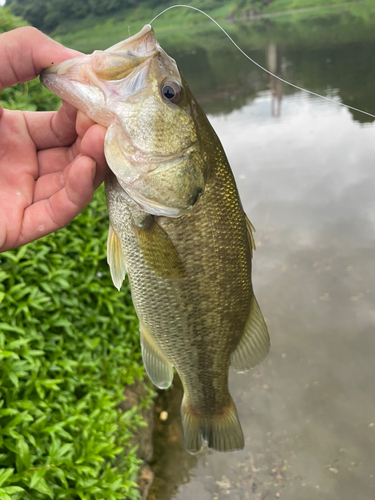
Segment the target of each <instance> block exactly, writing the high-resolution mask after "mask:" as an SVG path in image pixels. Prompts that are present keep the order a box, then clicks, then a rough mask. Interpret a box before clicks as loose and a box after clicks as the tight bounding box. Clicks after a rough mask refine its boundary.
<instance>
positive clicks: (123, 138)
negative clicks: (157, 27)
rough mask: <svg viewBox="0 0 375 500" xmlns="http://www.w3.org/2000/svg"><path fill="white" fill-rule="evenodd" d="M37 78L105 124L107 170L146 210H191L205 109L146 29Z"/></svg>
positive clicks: (199, 183) (201, 168)
mask: <svg viewBox="0 0 375 500" xmlns="http://www.w3.org/2000/svg"><path fill="white" fill-rule="evenodd" d="M41 81H42V83H43V85H45V86H46V87H47V88H49V89H51V90H52V91H53V92H55V93H56V94H57V95H59V96H60V97H62V98H63V99H64V100H66V101H68V102H70V103H71V104H73V105H74V106H75V107H77V108H78V109H81V110H82V111H84V112H85V113H86V114H87V115H88V116H89V117H90V118H92V119H93V120H94V121H96V122H97V123H99V124H101V125H104V126H106V127H108V130H107V133H106V138H105V156H106V159H107V162H108V165H109V167H110V169H111V170H112V171H113V173H114V174H115V175H116V177H117V180H118V181H119V183H120V185H121V187H122V188H123V189H124V190H125V191H126V192H127V193H128V195H129V196H130V197H131V198H133V200H134V201H136V202H137V203H138V204H139V205H140V206H141V207H142V208H143V209H144V210H145V211H147V212H148V213H151V214H154V215H164V216H168V217H179V216H181V215H184V214H189V213H191V212H192V211H193V209H194V206H195V204H196V202H197V200H198V198H199V196H200V195H201V194H202V193H203V192H204V189H205V183H206V180H207V177H208V172H209V154H208V153H207V151H206V146H205V141H204V140H202V135H201V134H200V127H201V123H202V120H201V119H198V118H199V115H200V114H202V113H203V112H202V111H201V110H200V108H199V105H198V104H197V102H196V101H195V99H194V97H193V96H192V94H191V92H190V90H189V87H188V86H187V84H186V82H185V80H184V78H183V76H182V75H181V72H180V70H179V68H178V66H177V64H176V62H175V61H174V59H172V58H171V57H169V56H168V55H167V54H166V52H165V51H164V50H163V49H162V48H161V47H160V45H159V44H158V42H157V40H156V38H155V34H154V31H153V29H152V28H151V26H150V25H146V26H144V28H143V29H142V30H141V31H140V32H139V33H137V34H136V35H134V36H132V37H130V38H128V39H126V40H124V41H123V42H120V43H118V44H116V45H114V46H113V47H111V48H109V49H107V50H104V51H95V52H93V54H91V55H87V56H82V57H78V58H75V59H71V60H68V61H65V62H63V63H61V64H59V65H56V66H52V67H50V68H48V69H47V70H45V71H44V72H43V73H42V75H41ZM207 123H208V121H207Z"/></svg>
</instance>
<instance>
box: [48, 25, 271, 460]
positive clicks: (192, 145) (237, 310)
mask: <svg viewBox="0 0 375 500" xmlns="http://www.w3.org/2000/svg"><path fill="white" fill-rule="evenodd" d="M40 79H41V82H42V84H43V85H44V86H46V87H47V88H49V89H50V90H52V91H53V92H54V93H56V94H57V95H59V96H60V97H61V98H62V99H64V100H66V101H68V102H69V103H71V104H72V105H73V106H75V107H77V108H78V109H80V110H82V111H83V112H85V113H86V114H87V115H88V116H89V117H90V118H92V119H93V120H94V121H95V122H97V123H99V124H101V125H103V126H105V127H107V132H106V136H105V156H106V160H107V162H108V165H109V167H110V174H109V176H108V178H107V179H106V181H105V193H106V199H107V206H108V213H109V221H110V225H109V232H108V241H107V260H108V264H109V267H110V272H111V276H112V280H113V283H114V285H115V286H116V287H117V288H118V289H120V287H121V284H122V282H123V280H124V279H125V275H126V273H127V275H128V279H129V282H130V287H131V294H132V300H133V303H134V307H135V310H136V313H137V316H138V318H139V328H140V342H141V350H142V359H143V363H144V366H145V369H146V372H147V374H148V376H149V378H150V380H151V381H152V382H153V384H155V385H156V386H157V387H158V388H161V389H167V388H168V387H169V386H170V385H171V384H172V379H173V374H174V370H176V371H177V373H178V375H179V376H180V378H181V381H182V385H183V388H184V396H183V401H182V404H181V421H182V427H183V439H184V445H185V448H186V450H187V451H188V452H189V453H192V454H195V453H198V452H199V451H201V450H202V448H203V447H204V445H205V444H206V445H207V446H208V447H209V448H212V449H214V450H217V451H222V452H227V451H235V450H241V449H243V447H244V435H243V431H242V428H241V424H240V422H239V418H238V414H237V410H236V406H235V404H234V402H233V399H232V397H231V395H230V393H229V388H228V376H229V367H230V366H231V367H232V368H233V369H234V370H235V371H236V372H245V371H247V370H249V369H251V368H253V367H254V366H256V365H257V364H258V363H260V362H261V361H262V360H263V359H264V358H265V357H266V355H267V354H268V352H269V349H270V338H269V334H268V329H267V326H266V323H265V320H264V317H263V315H262V312H261V310H260V308H259V305H258V302H257V300H256V298H255V295H254V291H253V286H252V280H251V264H252V257H253V250H254V249H255V244H254V238H253V230H254V228H253V226H252V225H251V223H250V221H249V219H248V218H247V216H246V214H245V212H244V210H243V207H242V204H241V201H240V198H239V194H238V190H237V187H236V183H235V179H234V176H233V173H232V171H231V168H230V165H229V163H228V159H227V157H226V155H225V152H224V150H223V147H222V145H221V143H220V140H219V138H218V137H217V135H216V133H215V131H214V130H213V128H212V126H211V124H210V122H209V120H208V118H207V117H206V115H205V113H204V111H203V110H202V108H201V107H200V105H199V104H198V102H197V100H196V99H195V98H194V96H193V95H192V93H191V91H190V89H189V86H188V84H187V83H186V81H185V79H184V77H183V75H182V73H181V71H180V69H179V67H178V65H177V63H176V61H175V60H174V59H172V58H171V57H170V56H168V55H167V54H166V52H165V51H164V50H163V49H162V48H161V46H160V45H159V43H158V42H157V40H156V37H155V33H154V31H153V28H152V27H151V26H150V25H145V26H144V27H143V29H142V30H141V31H140V32H139V33H137V34H135V35H134V36H132V37H129V38H127V39H126V40H124V41H122V42H119V43H117V44H116V45H114V46H113V47H110V48H109V49H107V50H104V51H100V50H98V51H94V52H93V53H92V54H91V55H84V56H81V57H78V58H74V59H70V60H67V61H65V62H63V63H60V64H59V65H56V66H51V67H50V68H47V69H46V70H44V72H43V73H42V74H41V77H40Z"/></svg>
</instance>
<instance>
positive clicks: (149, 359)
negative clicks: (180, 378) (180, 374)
mask: <svg viewBox="0 0 375 500" xmlns="http://www.w3.org/2000/svg"><path fill="white" fill-rule="evenodd" d="M140 332H141V348H142V359H143V364H144V366H145V369H146V372H147V375H148V376H149V378H150V380H151V382H152V383H153V384H154V385H156V387H159V389H167V388H168V387H169V386H170V385H171V383H172V380H173V366H172V365H171V363H170V362H169V361H168V360H167V358H166V357H165V356H164V354H163V353H162V352H160V349H159V348H158V346H157V345H156V344H155V342H154V341H153V340H152V338H151V336H150V335H149V333H147V332H146V330H145V329H144V328H143V326H142V325H140Z"/></svg>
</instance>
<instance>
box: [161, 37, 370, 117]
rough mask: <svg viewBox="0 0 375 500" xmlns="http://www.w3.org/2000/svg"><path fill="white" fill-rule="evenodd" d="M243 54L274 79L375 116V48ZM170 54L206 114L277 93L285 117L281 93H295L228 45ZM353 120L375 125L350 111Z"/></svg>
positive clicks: (276, 47) (276, 104)
mask: <svg viewBox="0 0 375 500" xmlns="http://www.w3.org/2000/svg"><path fill="white" fill-rule="evenodd" d="M242 47H243V49H244V50H245V51H246V52H247V53H248V54H249V55H250V56H251V57H252V58H253V59H254V60H255V61H257V62H258V63H259V64H260V65H262V66H263V67H266V68H268V69H269V70H270V71H271V72H272V73H276V74H277V75H278V76H281V77H282V78H284V79H286V80H288V81H291V82H293V83H294V84H296V85H298V86H300V87H303V88H306V89H309V90H311V91H313V92H317V93H319V94H322V95H325V96H327V97H336V98H337V100H338V101H341V102H344V103H346V104H348V105H350V106H353V107H355V108H358V109H363V110H364V111H368V112H370V113H371V111H372V114H374V109H375V93H374V92H373V81H374V80H375V42H374V41H370V42H369V41H367V42H366V43H360V42H356V43H352V44H343V45H338V46H335V45H329V46H323V47H321V46H319V47H318V48H317V47H315V46H312V47H305V46H304V47H300V48H298V46H297V47H294V46H292V47H289V46H287V47H284V46H283V45H282V44H276V43H275V42H269V43H268V44H267V45H266V47H265V48H264V49H258V50H251V48H249V47H246V45H242ZM166 50H167V52H168V53H170V54H171V55H172V56H173V57H175V58H176V60H177V61H178V63H179V65H180V67H181V69H182V71H183V73H184V75H185V77H186V79H187V81H188V82H189V85H190V86H191V88H192V91H193V93H194V95H196V96H197V98H198V99H199V102H200V103H201V104H202V106H203V107H204V109H205V111H206V112H207V113H210V114H212V115H216V114H223V113H225V114H227V113H230V112H232V111H233V110H236V109H241V108H242V107H243V106H245V105H248V104H250V103H251V102H252V100H253V99H254V98H255V97H256V96H257V95H258V94H259V92H262V91H265V90H268V89H269V88H271V89H272V92H273V93H272V95H273V96H274V101H273V104H272V106H273V109H274V114H275V116H278V114H280V111H279V108H280V102H281V93H285V94H286V95H291V94H294V93H295V89H294V88H292V87H288V86H286V85H284V84H283V85H282V86H281V83H280V82H278V81H277V80H276V81H275V80H272V79H271V81H270V77H269V75H267V74H266V73H264V72H263V71H261V70H260V69H259V68H257V67H256V66H254V65H252V63H251V62H250V61H246V59H245V58H244V57H243V56H242V55H241V54H240V53H239V52H238V51H237V49H236V48H235V47H233V46H231V44H230V43H229V41H228V46H225V49H222V50H220V51H217V50H212V49H211V50H208V49H207V50H206V49H204V48H197V49H193V50H191V51H185V50H184V49H178V48H176V47H175V46H173V45H171V46H170V45H168V43H166ZM350 113H351V114H352V116H353V118H354V120H356V121H359V122H360V123H371V122H373V121H374V118H371V117H369V116H366V115H363V114H361V113H358V112H356V111H352V110H351V111H350Z"/></svg>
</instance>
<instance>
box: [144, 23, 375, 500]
mask: <svg viewBox="0 0 375 500" xmlns="http://www.w3.org/2000/svg"><path fill="white" fill-rule="evenodd" d="M348 32H350V33H351V34H353V30H351V29H350V26H349V27H348ZM218 36H220V35H218ZM360 38H361V35H360V33H359V34H357V37H356V39H355V40H350V41H349V42H345V40H344V41H341V43H337V42H335V41H334V40H331V41H330V40H327V41H324V42H321V43H315V42H311V43H310V44H309V43H308V41H306V40H304V44H303V46H300V45H293V44H288V43H287V42H286V43H285V44H284V45H281V44H279V43H274V42H273V40H272V39H270V40H267V41H266V43H264V44H263V47H261V48H259V49H258V50H256V51H253V52H252V53H251V55H252V56H253V57H254V58H256V59H257V60H258V61H259V62H260V63H262V64H265V65H267V67H269V68H270V69H272V70H273V71H275V70H276V71H277V72H278V73H279V74H280V75H281V76H282V77H283V78H290V79H292V81H293V82H294V83H296V84H298V85H304V86H306V87H308V88H309V89H311V90H313V91H318V92H323V93H324V94H325V95H329V96H331V97H333V98H335V99H337V100H338V101H345V102H346V103H348V104H351V105H353V106H356V107H362V108H365V109H367V110H368V111H369V112H372V113H375V98H374V95H375V94H374V92H373V84H374V78H373V77H374V68H375V65H374V58H375V35H374V39H373V40H372V41H371V40H370V41H369V40H367V41H366V43H362V42H361V40H360ZM169 50H170V52H172V53H173V50H174V56H175V57H176V59H177V60H178V62H179V63H180V65H181V67H182V69H183V71H184V73H185V75H186V78H187V80H188V82H189V83H190V85H191V87H192V88H193V91H194V93H195V94H196V95H197V97H198V99H199V100H200V102H201V103H202V105H203V106H204V108H205V110H206V111H207V112H208V115H209V118H210V120H211V123H212V125H213V127H214V128H215V130H216V131H217V133H218V135H219V137H220V139H221V141H222V143H223V146H224V149H225V151H226V152H227V155H228V157H229V160H230V164H231V166H232V169H233V172H234V175H235V177H236V180H237V184H238V188H239V191H240V195H241V199H242V202H243V205H244V209H245V211H246V213H247V214H248V216H249V218H250V220H251V221H252V223H253V224H254V226H255V227H256V229H257V232H256V244H257V251H256V252H255V257H254V268H253V283H254V288H255V293H256V296H257V298H258V301H259V303H260V306H261V308H262V311H263V313H264V316H265V318H266V321H267V324H268V327H269V331H270V336H271V342H272V347H271V353H270V355H269V356H268V358H267V359H266V360H265V361H264V362H263V363H262V364H261V365H260V366H258V367H256V368H255V369H253V370H252V371H250V372H248V373H246V374H236V373H234V372H231V373H230V390H231V393H232V396H233V399H234V401H235V402H236V405H237V409H238V413H239V417H240V420H241V423H242V426H243V430H244V434H245V439H246V445H245V449H244V450H243V451H240V452H235V453H227V454H220V453H216V452H212V451H204V452H203V453H201V454H199V455H197V456H190V455H188V454H187V453H186V452H185V451H184V449H183V445H182V440H181V439H182V436H181V422H180V418H179V405H180V401H181V394H182V390H181V387H180V385H179V383H178V382H177V383H176V386H175V388H173V389H171V390H169V391H165V392H164V393H163V394H161V395H160V396H159V398H158V400H157V402H156V409H157V414H159V413H160V411H162V410H166V411H168V412H169V418H168V420H167V421H166V422H161V421H157V423H156V426H155V431H154V446H155V452H154V458H153V460H152V462H151V466H152V468H153V470H154V473H155V476H156V477H155V481H154V485H153V486H152V488H151V491H150V493H149V499H150V500H154V499H158V500H169V499H174V500H188V499H189V500H191V499H192V498H194V499H195V500H222V499H227V498H230V499H231V500H245V499H251V500H266V499H267V500H271V499H273V498H285V499H288V500H300V499H304V500H315V499H319V500H325V499H327V500H353V499H354V498H355V499H357V500H369V499H371V498H375V458H374V457H375V452H374V450H375V398H374V380H375V363H374V352H375V334H374V333H375V306H374V304H375V196H374V193H375V167H374V138H375V125H374V122H373V121H372V119H371V118H369V117H366V116H361V115H359V114H358V113H355V112H351V111H349V110H347V109H344V108H341V107H339V106H337V105H335V104H333V103H327V102H324V101H321V100H319V99H316V98H312V97H310V96H307V95H306V94H303V93H302V92H297V91H294V90H293V89H290V88H287V87H285V86H284V85H279V84H278V83H277V82H275V81H270V79H269V77H268V76H267V75H264V74H262V73H261V72H259V71H258V70H256V69H255V68H253V67H252V66H251V65H250V63H247V62H246V60H244V59H243V58H240V56H237V54H236V53H235V52H234V51H233V52H232V51H231V49H228V51H227V52H226V53H225V52H224V53H221V54H220V52H219V51H216V52H215V51H211V52H210V51H208V50H207V51H205V50H204V49H202V48H197V49H196V50H193V51H189V52H184V51H183V49H181V50H177V49H173V47H171V48H170V49H169Z"/></svg>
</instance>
